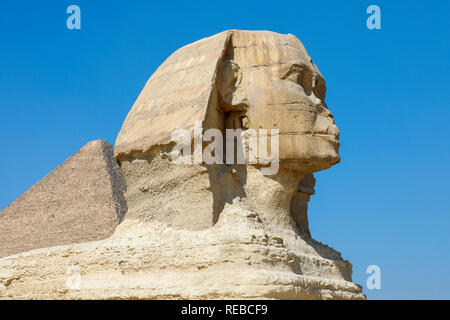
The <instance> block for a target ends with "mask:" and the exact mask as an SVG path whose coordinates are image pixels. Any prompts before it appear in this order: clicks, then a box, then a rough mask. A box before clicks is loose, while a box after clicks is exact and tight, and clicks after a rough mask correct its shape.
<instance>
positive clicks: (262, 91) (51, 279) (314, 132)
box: [0, 30, 365, 299]
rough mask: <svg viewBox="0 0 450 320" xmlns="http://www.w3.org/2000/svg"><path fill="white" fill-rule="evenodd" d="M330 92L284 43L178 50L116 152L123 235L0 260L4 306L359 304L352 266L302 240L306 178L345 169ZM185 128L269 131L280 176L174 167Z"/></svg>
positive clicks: (289, 38)
mask: <svg viewBox="0 0 450 320" xmlns="http://www.w3.org/2000/svg"><path fill="white" fill-rule="evenodd" d="M325 92H326V87H325V80H324V78H323V76H322V75H321V73H320V72H319V70H318V68H317V66H316V65H315V64H314V63H313V62H312V60H311V58H310V57H309V55H308V53H307V51H306V50H305V48H304V47H303V45H302V44H301V42H300V41H299V40H298V39H297V38H296V37H295V36H293V35H282V34H278V33H274V32H269V31H239V30H230V31H225V32H222V33H219V34H217V35H215V36H212V37H209V38H205V39H202V40H199V41H197V42H195V43H193V44H189V45H187V46H185V47H183V48H180V49H179V50H177V51H176V52H175V53H173V54H172V55H171V56H170V57H169V58H168V59H167V60H166V61H165V62H164V63H163V64H162V65H161V66H160V67H159V68H158V69H157V71H156V72H155V73H154V74H153V75H152V76H151V78H150V79H149V81H148V82H147V84H146V86H145V87H144V89H143V90H142V92H141V94H140V95H139V97H138V99H137V100H136V102H135V104H134V105H133V107H132V108H131V110H130V112H129V114H128V116H127V117H126V119H125V122H124V124H123V126H122V129H121V131H120V133H119V134H118V137H117V140H116V145H115V148H114V155H115V158H116V160H117V161H118V163H119V164H120V167H121V169H122V172H123V175H124V178H125V180H126V184H127V191H126V193H125V198H126V201H127V206H128V211H127V214H126V216H125V218H124V220H123V222H122V223H121V224H120V225H119V226H118V227H117V229H116V231H115V232H114V234H113V235H112V236H111V237H109V238H107V239H104V240H100V241H95V242H89V243H81V244H71V245H65V246H59V247H54V248H47V249H38V250H34V251H29V252H26V253H21V254H18V255H14V256H9V257H5V258H3V259H0V298H2V299H32V298H39V299H42V298H45V299H230V298H241V299H365V296H364V294H363V293H362V290H361V287H360V286H358V285H357V284H354V283H353V282H352V265H351V263H350V262H349V261H347V260H344V259H343V258H342V256H341V254H340V253H339V252H338V251H336V250H334V249H332V248H330V247H328V246H327V245H325V244H322V243H320V242H318V241H316V240H314V239H313V238H312V237H311V232H310V230H309V226H308V201H309V200H310V197H311V196H312V195H313V194H314V193H315V191H316V190H315V186H316V180H315V178H314V172H317V171H320V170H325V169H327V168H330V167H331V166H333V165H335V164H336V163H338V162H339V161H340V157H339V130H338V129H337V127H336V125H335V123H334V118H333V115H332V113H331V111H330V109H329V108H328V106H327V104H326V103H325ZM194 121H200V122H201V126H202V131H203V132H205V130H207V129H218V130H220V131H221V132H225V131H226V129H243V130H249V129H254V130H256V131H258V132H259V129H272V128H278V129H279V132H280V137H279V139H280V145H279V170H278V172H277V173H276V174H273V175H264V174H263V171H262V170H263V169H264V167H265V165H264V164H261V163H260V162H258V163H256V164H254V163H251V162H250V161H249V159H248V158H246V162H245V163H244V164H211V165H209V164H205V163H194V162H193V163H192V164H177V163H174V162H173V161H172V159H171V156H170V155H171V152H172V151H173V149H174V147H175V145H176V141H174V139H173V136H172V132H173V131H174V130H175V129H186V130H188V132H190V133H191V136H192V138H193V139H194V138H195V134H196V133H195V130H194ZM260 138H261V137H260ZM191 143H194V142H193V141H191ZM203 147H204V146H203ZM246 148H247V147H246ZM241 151H242V150H241ZM243 151H248V150H247V149H246V150H243ZM234 152H235V153H237V152H238V150H237V149H236V150H234ZM246 154H248V153H247V152H246ZM235 156H236V154H235ZM316 214H320V213H316ZM348 231H350V230H348ZM348 231H345V232H348ZM71 270H72V271H71ZM73 270H78V271H77V272H78V274H79V279H80V281H79V285H78V286H75V288H74V287H73V286H70V285H68V283H69V284H70V283H72V282H70V281H71V280H70V279H72V278H71V277H72V276H74V275H73ZM68 281H69V282H68Z"/></svg>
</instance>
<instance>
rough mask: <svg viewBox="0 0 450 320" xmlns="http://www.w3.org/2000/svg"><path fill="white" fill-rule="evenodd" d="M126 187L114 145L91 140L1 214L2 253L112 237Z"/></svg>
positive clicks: (0, 250)
mask: <svg viewBox="0 0 450 320" xmlns="http://www.w3.org/2000/svg"><path fill="white" fill-rule="evenodd" d="M125 190H126V185H125V181H124V179H123V175H122V172H121V170H120V168H119V166H118V165H117V162H116V161H115V159H114V157H113V147H112V146H111V145H110V144H109V143H107V142H106V141H93V142H90V143H88V144H87V145H85V146H84V147H83V148H82V149H81V150H80V151H78V152H77V153H76V154H74V155H73V156H71V157H70V158H68V159H67V160H66V161H65V162H64V163H63V164H62V165H61V166H59V167H58V168H56V169H55V170H53V171H52V172H51V173H49V174H48V175H47V176H46V177H44V178H43V179H42V180H41V181H39V182H38V183H36V184H35V185H34V186H33V187H31V189H30V190H28V191H27V192H25V193H24V194H23V195H22V196H20V197H19V198H18V199H17V200H16V201H14V202H13V203H12V204H10V205H9V206H8V207H6V208H5V209H4V210H3V211H1V212H0V257H4V256H8V255H12V254H15V253H20V252H24V251H29V250H32V249H37V248H44V247H51V246H58V245H63V244H70V243H77V242H86V241H93V240H99V239H104V238H106V237H108V236H110V235H111V234H112V233H113V232H114V230H115V228H116V227H117V225H118V224H119V221H121V219H122V218H123V216H124V215H125V213H126V202H125V198H124V192H125Z"/></svg>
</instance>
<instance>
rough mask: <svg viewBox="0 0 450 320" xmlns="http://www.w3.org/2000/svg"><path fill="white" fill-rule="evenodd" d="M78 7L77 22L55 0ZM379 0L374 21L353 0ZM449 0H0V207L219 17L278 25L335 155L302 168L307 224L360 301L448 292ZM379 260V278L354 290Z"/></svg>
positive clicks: (212, 29)
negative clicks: (306, 63) (299, 57)
mask: <svg viewBox="0 0 450 320" xmlns="http://www.w3.org/2000/svg"><path fill="white" fill-rule="evenodd" d="M71 4H77V5H78V6H80V8H81V30H68V29H67V28H66V19H67V17H68V15H67V14H66V8H67V7H68V6H69V5H71ZM371 4H376V5H378V6H380V8H381V19H382V20H381V26H382V29H381V30H369V29H367V27H366V19H367V17H368V15H367V14H366V8H367V7H368V6H369V5H371ZM449 13H450V2H449V1H442V0H429V1H408V2H406V1H392V0H391V1H379V0H371V1H362V0H359V1H317V2H315V1H301V0H297V1H274V0H272V1H245V0H241V1H226V2H225V1H220V2H216V1H212V0H210V1H92V0H90V1H84V0H83V1H81V0H73V1H70V2H69V1H61V0H59V1H33V2H31V3H24V2H19V1H10V0H6V1H5V0H3V1H2V10H1V12H0V70H1V71H0V98H1V100H0V121H1V126H0V150H2V156H1V157H0V181H2V183H1V184H0V209H1V208H4V207H6V206H7V205H8V204H9V203H11V202H12V201H14V200H15V199H16V198H17V197H18V196H20V195H21V194H22V193H23V192H24V191H26V190H27V189H28V188H30V187H31V186H32V185H33V184H34V183H36V182H37V181H39V180H40V179H41V178H42V177H44V176H45V175H46V174H47V173H48V172H50V171H51V170H52V169H54V168H55V167H56V166H58V165H59V164H61V163H62V162H63V161H64V160H65V159H66V158H67V157H69V156H70V155H71V154H73V153H74V152H76V151H77V150H78V149H79V148H81V147H82V146H83V145H84V144H86V143H87V142H88V141H90V140H94V139H105V140H107V141H109V142H110V143H113V144H114V142H115V138H116V135H117V133H118V132H119V130H120V127H121V125H122V122H123V120H124V119H125V116H126V115H127V113H128V111H129V109H130V108H131V106H132V104H133V102H134V100H135V99H136V98H137V96H138V94H139V92H140V91H141V89H142V88H143V86H144V84H145V82H146V81H147V79H148V78H149V77H150V75H151V74H152V73H153V72H154V71H155V69H156V68H157V67H158V66H159V65H160V64H161V63H162V62H163V61H164V60H165V59H166V58H167V57H168V56H169V55H170V54H171V53H172V52H173V51H174V50H176V49H177V48H179V47H180V46H183V45H185V44H188V43H191V42H193V41H196V40H198V39H201V38H203V37H206V36H210V35H213V34H215V33H218V32H220V31H223V30H227V29H246V30H272V31H276V32H280V33H292V34H294V35H296V36H297V37H298V38H299V39H300V40H301V41H302V42H303V44H304V45H305V47H306V48H307V50H308V51H309V53H310V55H311V56H312V58H313V60H314V61H315V62H316V64H317V65H318V67H319V69H320V70H321V72H322V74H323V75H324V77H325V79H326V81H327V87H328V93H327V103H328V105H329V107H330V109H331V111H332V112H333V114H334V116H335V118H336V123H337V125H338V127H339V128H340V130H341V142H342V146H341V157H342V162H341V163H340V164H338V165H337V166H335V167H333V168H331V169H329V170H327V171H324V172H320V173H318V174H317V175H316V178H317V187H316V195H315V196H313V198H312V200H311V203H310V210H309V217H310V218H309V219H310V228H311V232H312V235H313V237H314V238H315V239H317V240H319V241H321V242H324V243H326V244H328V245H330V246H332V247H334V248H335V249H337V250H339V251H341V252H342V253H343V257H344V258H345V259H348V260H350V261H351V262H352V263H353V266H354V281H355V282H357V283H359V284H361V285H363V286H364V292H365V293H366V294H367V296H368V298H370V299H442V298H446V299H450V289H449V288H450V273H449V271H450V236H449V232H450V195H449V182H450V170H449V164H450V129H449V127H450V123H449V119H450V82H449V57H450V45H449V44H450V34H449V30H450V14H449ZM372 264H375V265H379V266H380V268H381V286H382V288H381V290H368V289H367V288H365V284H366V279H367V277H368V275H367V274H366V268H367V267H368V266H369V265H372Z"/></svg>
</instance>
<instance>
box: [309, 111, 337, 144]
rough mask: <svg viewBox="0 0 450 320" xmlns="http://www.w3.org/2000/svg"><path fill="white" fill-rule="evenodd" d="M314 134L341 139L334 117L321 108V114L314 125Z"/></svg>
mask: <svg viewBox="0 0 450 320" xmlns="http://www.w3.org/2000/svg"><path fill="white" fill-rule="evenodd" d="M313 131H314V133H318V134H328V135H333V136H335V137H336V138H339V134H340V133H339V129H338V127H337V126H336V125H335V123H334V117H333V114H332V113H331V111H330V110H328V109H327V108H324V107H323V106H321V107H320V113H319V114H318V115H317V118H316V121H315V123H314V130H313Z"/></svg>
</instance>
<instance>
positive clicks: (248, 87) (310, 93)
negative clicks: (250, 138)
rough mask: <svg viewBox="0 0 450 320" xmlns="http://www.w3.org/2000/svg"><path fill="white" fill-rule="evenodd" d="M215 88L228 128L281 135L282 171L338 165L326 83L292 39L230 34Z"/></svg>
mask: <svg viewBox="0 0 450 320" xmlns="http://www.w3.org/2000/svg"><path fill="white" fill-rule="evenodd" d="M217 86H218V92H219V96H220V101H221V105H222V109H223V110H224V112H225V118H226V120H225V122H226V125H227V127H228V126H230V124H231V125H232V126H241V127H243V129H248V128H251V129H254V130H256V131H258V130H261V129H266V130H271V129H278V130H279V161H280V168H281V169H286V168H287V169H291V170H296V171H301V172H303V173H312V172H315V171H319V170H323V169H327V168H329V167H330V166H332V165H334V164H336V163H337V162H339V160H340V159H339V154H338V149H339V131H338V129H337V127H336V126H335V124H334V119H333V116H332V114H331V112H330V111H329V110H328V108H327V105H326V104H325V101H324V100H325V93H326V87H325V80H324V78H323V77H322V75H321V73H320V72H319V70H318V68H317V67H316V65H315V64H314V63H313V62H312V60H311V58H310V57H309V55H308V53H307V52H306V50H305V48H304V47H303V45H302V44H301V42H300V41H299V40H298V39H297V38H296V37H294V36H293V35H280V34H276V33H272V32H250V31H234V32H232V35H231V38H230V39H229V42H228V45H227V49H226V52H225V54H224V57H223V58H222V61H221V65H220V69H219V77H218V81H217ZM228 118H232V119H228ZM233 118H234V119H233ZM268 132H270V131H268Z"/></svg>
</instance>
